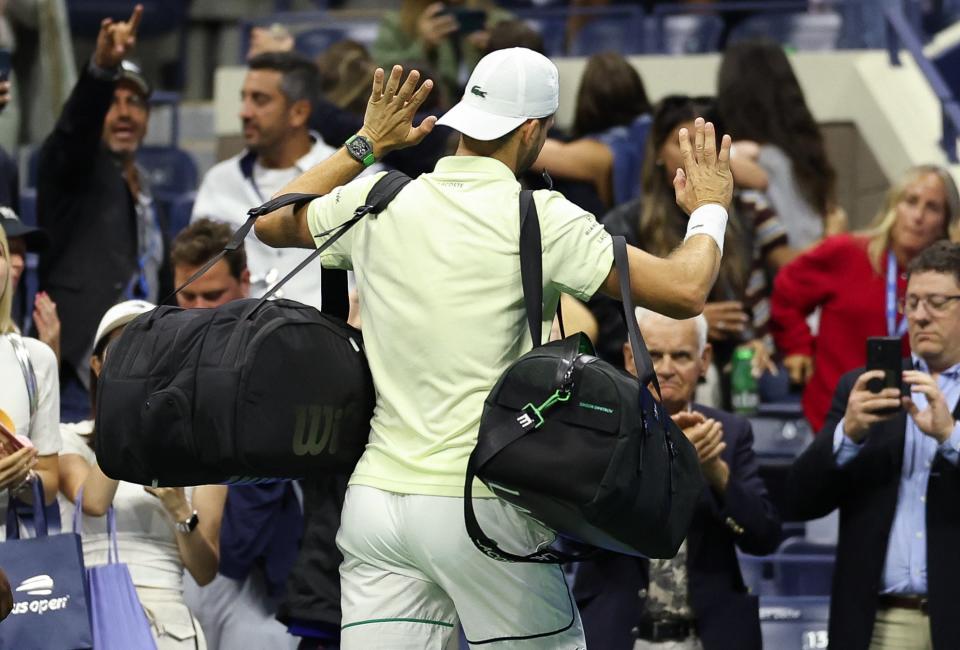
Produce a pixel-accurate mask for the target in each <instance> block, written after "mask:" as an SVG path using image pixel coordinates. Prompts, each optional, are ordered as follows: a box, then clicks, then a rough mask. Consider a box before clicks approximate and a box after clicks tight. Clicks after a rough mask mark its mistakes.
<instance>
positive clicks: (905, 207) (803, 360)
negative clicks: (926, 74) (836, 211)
mask: <svg viewBox="0 0 960 650" xmlns="http://www.w3.org/2000/svg"><path fill="white" fill-rule="evenodd" d="M958 235H960V198H958V196H957V186H956V185H955V183H954V181H953V178H952V177H951V176H950V174H949V173H948V172H947V171H946V170H945V169H942V168H940V167H937V166H934V165H921V166H919V167H913V168H911V169H909V170H908V171H907V172H906V173H905V174H904V175H903V177H902V178H900V180H899V181H898V182H897V183H896V184H895V185H894V186H893V187H892V188H890V190H889V191H888V192H887V196H886V200H885V201H884V204H883V206H882V207H881V209H880V211H879V212H878V213H877V216H876V217H875V219H874V221H873V224H872V225H871V226H870V227H869V228H868V229H867V230H866V231H864V232H860V233H853V234H841V235H836V236H834V237H828V238H827V239H825V240H824V241H823V242H822V243H821V244H819V245H818V246H816V247H814V248H812V249H811V250H809V251H807V252H805V253H804V254H803V255H801V256H799V257H798V258H797V259H795V260H794V261H793V262H792V263H791V264H789V265H787V266H785V267H784V268H782V269H780V273H779V274H778V275H777V278H776V281H775V284H774V292H773V298H772V311H771V318H772V322H771V331H772V333H773V335H774V339H775V340H776V344H777V349H779V350H780V352H781V353H783V354H784V356H785V358H784V365H785V366H786V367H787V370H788V371H789V373H790V379H791V381H792V382H793V383H795V384H801V385H805V386H806V388H805V389H804V393H803V409H804V414H805V415H806V416H807V419H808V420H809V421H810V424H811V425H813V427H814V430H819V429H820V427H822V426H823V422H824V419H825V417H826V414H827V411H828V409H829V408H830V400H831V398H832V396H833V391H834V389H835V388H836V385H837V382H838V381H839V380H840V377H841V376H842V375H843V374H844V373H845V372H847V371H849V370H853V369H854V368H857V367H859V366H862V365H864V364H865V363H866V344H865V340H866V338H867V337H869V336H896V337H903V353H904V355H906V354H908V353H909V344H908V342H907V338H906V336H905V333H906V329H907V322H906V318H904V317H903V315H902V314H901V313H900V312H899V310H898V305H899V301H900V300H901V299H902V298H903V293H904V291H906V285H907V276H906V268H907V265H908V264H909V263H910V261H911V260H912V259H913V258H914V257H916V256H917V255H918V254H919V253H920V252H921V251H922V250H923V249H925V248H926V247H927V246H929V245H930V244H932V243H934V242H935V241H938V240H940V239H946V238H950V239H951V240H952V241H958ZM818 307H819V308H821V310H822V311H821V315H820V328H819V333H818V334H817V335H816V336H815V335H814V334H813V332H812V331H811V330H810V327H809V325H808V324H807V316H809V315H810V314H811V313H813V311H814V310H816V309H817V308H818Z"/></svg>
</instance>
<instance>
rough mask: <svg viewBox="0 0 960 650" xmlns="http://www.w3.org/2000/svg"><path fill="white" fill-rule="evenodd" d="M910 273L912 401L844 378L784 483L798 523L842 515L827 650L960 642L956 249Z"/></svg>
mask: <svg viewBox="0 0 960 650" xmlns="http://www.w3.org/2000/svg"><path fill="white" fill-rule="evenodd" d="M908 274H909V275H908V280H907V292H906V297H905V299H904V301H903V313H904V315H905V317H906V319H907V325H908V332H909V336H910V347H911V350H912V351H913V354H912V358H911V359H909V360H907V363H905V364H904V365H905V368H906V369H905V370H904V372H903V384H904V389H905V390H904V392H905V394H904V395H903V396H901V395H900V391H899V389H896V388H888V389H884V390H882V391H880V392H879V393H874V392H871V390H870V388H871V385H872V383H873V382H876V381H878V380H881V379H882V377H883V371H882V370H874V371H870V372H864V371H863V369H862V368H861V369H859V370H855V371H853V372H851V373H848V374H847V375H845V376H844V377H843V378H842V379H841V380H840V383H839V385H838V386H837V389H836V392H835V394H834V398H833V405H832V406H831V408H830V413H829V415H828V417H827V422H826V425H825V426H824V428H823V429H822V430H821V432H820V434H819V435H818V436H817V439H816V440H815V441H814V442H813V443H812V444H811V445H810V447H809V448H808V449H807V450H806V451H805V452H804V453H803V454H802V455H801V456H800V457H799V458H798V459H797V460H796V462H795V463H794V466H793V468H792V470H791V479H790V481H789V483H788V485H789V486H790V495H789V501H790V509H791V510H793V511H795V512H794V513H793V514H795V515H797V516H798V517H802V518H815V517H820V516H821V515H825V514H827V513H829V512H830V511H832V510H833V509H834V508H838V507H839V508H840V537H839V542H838V546H837V561H836V569H835V571H834V577H833V593H832V598H831V610H830V632H829V634H830V647H831V648H840V649H842V650H867V649H868V648H869V649H870V650H887V649H893V648H896V649H897V650H913V649H918V650H944V649H947V648H956V647H957V643H958V639H960V616H958V615H957V613H958V612H957V604H958V603H960V469H958V467H957V462H958V459H960V427H958V426H957V417H958V416H960V408H958V404H957V402H958V397H960V305H958V301H960V245H957V244H951V243H948V242H940V243H938V244H934V245H933V246H931V247H930V248H928V249H927V250H925V251H924V252H922V253H921V254H920V255H918V256H917V257H916V258H914V260H913V262H911V264H910V266H909V268H908ZM907 390H909V391H910V392H909V393H906V391H907ZM901 406H902V407H903V408H900V407H901ZM890 408H893V409H899V410H897V411H896V412H895V413H894V414H892V415H891V414H883V413H882V411H884V410H886V409H890Z"/></svg>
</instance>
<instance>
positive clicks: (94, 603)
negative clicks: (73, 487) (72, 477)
mask: <svg viewBox="0 0 960 650" xmlns="http://www.w3.org/2000/svg"><path fill="white" fill-rule="evenodd" d="M73 531H74V532H75V533H77V534H78V535H80V534H82V532H83V490H80V493H79V494H78V495H77V509H76V512H74V515H73ZM107 531H108V535H109V537H110V542H109V546H108V550H107V563H106V564H102V565H100V566H91V567H87V582H88V584H89V585H90V620H91V623H92V626H93V647H94V648H96V649H97V650H133V649H136V650H157V644H156V642H155V641H154V640H153V634H152V633H151V631H150V622H149V621H148V620H147V615H146V614H145V613H144V611H143V605H141V604H140V598H139V597H138V596H137V590H136V588H135V587H134V586H133V579H132V578H131V577H130V570H129V569H128V568H127V565H126V564H123V563H122V562H120V554H119V551H118V550H117V521H116V516H115V515H114V513H113V506H110V509H109V510H107Z"/></svg>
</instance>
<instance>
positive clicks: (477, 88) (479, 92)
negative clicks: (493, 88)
mask: <svg viewBox="0 0 960 650" xmlns="http://www.w3.org/2000/svg"><path fill="white" fill-rule="evenodd" d="M470 92H471V93H473V94H474V95H476V96H477V97H480V98H481V99H486V98H487V91H486V90H480V86H474V87H473V88H471V89H470Z"/></svg>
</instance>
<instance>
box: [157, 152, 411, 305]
mask: <svg viewBox="0 0 960 650" xmlns="http://www.w3.org/2000/svg"><path fill="white" fill-rule="evenodd" d="M410 180H411V179H410V177H409V176H407V175H406V174H404V173H403V172H400V171H396V170H392V171H388V172H387V173H386V174H384V175H383V176H382V177H381V178H380V179H379V180H378V181H377V182H376V183H374V185H373V187H372V188H370V192H369V193H368V194H367V199H366V202H365V203H364V205H361V206H359V207H358V208H357V209H356V211H354V213H353V217H351V218H350V219H348V220H347V221H345V222H343V223H342V224H340V225H339V226H336V227H334V228H331V229H330V230H327V231H325V232H322V233H319V234H317V235H315V237H316V238H320V237H326V236H328V235H332V236H331V237H330V238H329V239H327V241H325V242H324V243H323V245H322V246H320V247H319V248H317V249H316V250H315V251H313V252H312V253H311V254H310V255H309V256H307V258H306V259H304V260H303V261H302V262H301V263H300V264H298V265H297V267H296V268H295V269H293V270H292V271H290V273H288V274H287V275H286V276H284V277H283V279H281V280H280V281H279V282H277V283H276V284H275V285H273V287H271V288H270V290H269V291H268V292H267V293H266V294H264V296H263V297H262V298H261V299H260V300H259V301H258V302H257V303H256V304H255V305H254V306H253V308H251V309H250V310H248V312H247V313H246V314H244V317H245V318H249V317H250V316H251V315H252V314H253V313H254V312H255V311H256V310H257V309H259V308H260V306H261V305H263V303H264V302H266V301H267V300H268V299H269V298H270V297H271V296H273V295H274V294H275V293H276V292H277V291H278V290H279V289H280V288H281V287H282V286H283V285H284V284H286V283H287V282H288V281H289V280H290V278H292V277H293V276H295V275H296V274H297V273H299V272H300V271H302V270H303V268H304V267H306V266H307V265H308V264H310V262H312V261H313V260H314V259H316V258H317V256H319V255H320V254H321V253H323V251H325V250H327V248H329V247H330V246H332V245H333V244H334V242H336V241H337V240H338V239H340V237H342V236H343V235H344V233H346V232H347V231H348V230H350V229H351V228H352V227H354V226H355V225H356V224H357V222H358V221H360V219H362V218H363V217H365V216H366V215H368V214H380V213H381V212H383V211H384V210H385V209H386V208H387V206H388V205H390V202H391V201H393V199H394V198H395V197H396V196H397V194H399V193H400V190H402V189H403V188H404V187H405V186H406V185H407V183H409V182H410ZM321 196H323V195H322V194H300V193H290V194H282V195H280V196H278V197H276V198H273V199H270V200H269V201H267V202H266V203H263V204H262V205H259V206H257V207H255V208H250V210H249V211H248V212H247V220H246V221H244V222H243V225H242V226H240V227H239V228H237V230H236V231H234V233H233V236H232V237H231V238H230V241H229V242H227V245H226V246H224V247H223V250H222V251H220V252H219V253H217V254H216V255H214V256H213V257H212V258H210V260H209V261H208V262H207V263H206V264H204V265H203V266H202V267H200V269H199V270H198V271H197V272H196V273H194V274H193V275H191V276H190V277H189V278H188V279H187V281H186V282H184V283H183V284H181V285H180V286H179V287H177V288H176V290H175V291H174V292H173V293H171V294H170V295H169V296H167V297H166V298H164V300H163V302H164V303H166V302H169V301H170V300H171V299H172V298H174V297H175V296H176V295H177V294H178V293H180V292H181V291H183V290H184V289H186V288H187V287H188V286H189V285H190V284H192V283H193V282H195V281H196V280H197V279H198V278H199V277H200V276H202V275H203V274H204V273H206V272H207V271H209V270H210V269H211V268H213V266H214V265H215V264H216V263H217V262H219V261H220V260H221V259H223V258H224V256H225V255H227V254H228V253H230V252H232V251H235V250H237V249H238V248H240V246H241V245H242V244H243V240H244V239H246V237H247V235H248V234H249V233H250V229H251V228H253V224H254V222H255V221H256V220H257V219H258V218H259V217H262V216H263V215H265V214H269V213H270V212H273V211H274V210H279V209H280V208H282V207H285V206H288V205H292V206H294V209H295V210H296V209H299V208H300V207H302V206H303V205H304V204H307V203H309V202H310V201H313V200H314V199H318V198H320V197H321Z"/></svg>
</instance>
